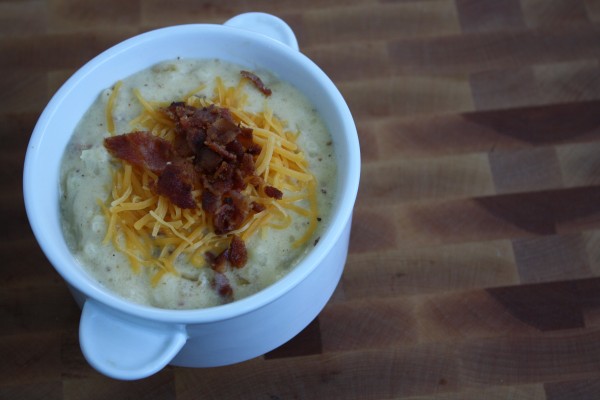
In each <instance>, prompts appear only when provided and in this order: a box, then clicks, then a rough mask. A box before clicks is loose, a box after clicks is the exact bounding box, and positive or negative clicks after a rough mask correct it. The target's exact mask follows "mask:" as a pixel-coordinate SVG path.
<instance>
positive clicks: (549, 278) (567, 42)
mask: <svg viewBox="0 0 600 400" xmlns="http://www.w3.org/2000/svg"><path fill="white" fill-rule="evenodd" d="M245 11H266V12H270V13H273V14H276V15H278V16H280V17H281V18H283V19H284V20H286V21H287V22H288V23H289V24H290V26H291V27H292V28H293V29H294V31H295V32H296V34H297V37H298V41H299V43H300V47H301V50H302V51H303V52H304V53H305V54H306V55H308V56H309V57H310V58H312V59H313V60H314V61H315V62H316V63H317V64H318V65H320V66H321V67H322V68H323V69H324V70H325V72H327V73H328V74H329V76H330V77H331V78H332V80H333V81H334V82H335V83H336V85H337V86H338V87H339V88H340V90H341V92H342V93H343V95H344V96H345V98H346V100H347V102H348V104H349V106H350V108H351V110H352V113H353V115H354V117H355V120H356V124H357V126H358V131H359V138H360V142H361V149H362V160H363V169H362V176H361V187H360V190H359V195H358V200H357V204H356V209H355V213H354V224H353V230H352V237H351V245H350V255H349V258H348V262H347V265H346V269H345V271H344V275H343V277H342V280H341V282H340V285H339V287H338V288H337V290H336V292H335V294H334V296H333V298H332V299H331V301H330V302H329V304H328V305H327V306H326V308H325V309H324V310H323V311H322V313H321V314H320V315H319V316H318V318H317V319H316V320H315V321H314V322H313V323H312V324H311V325H310V326H309V327H308V328H307V329H306V330H305V331H303V332H302V333H301V334H300V335H299V336H298V337H296V338H294V339H292V341H290V342H289V343H287V344H285V345H284V346H282V347H281V348H279V349H277V350H275V351H273V352H271V353H269V354H267V355H265V356H264V357H259V358H256V359H253V360H250V361H247V362H244V363H240V364H237V365H233V366H227V367H220V368H211V369H189V368H179V367H167V368H166V369H164V370H163V371H161V372H160V373H158V374H156V375H155V376H153V377H151V378H148V379H144V380H141V381H136V382H120V381H115V380H111V379H109V378H106V377H103V376H102V375H100V374H98V373H97V372H95V371H94V370H93V369H92V368H91V367H89V366H88V365H87V364H86V362H85V360H84V359H83V356H82V354H81V351H80V349H79V344H78V337H77V329H78V323H79V309H78V308H77V306H76V305H75V303H74V302H73V300H72V298H71V296H70V294H69V292H68V290H67V288H66V286H65V284H64V283H63V281H62V280H61V279H60V277H59V276H58V274H57V273H56V272H55V271H54V270H53V268H52V267H51V266H50V264H49V263H48V262H47V261H46V259H45V257H44V256H43V254H42V253H41V251H40V250H39V247H38V246H37V244H36V242H35V239H34V238H33V235H32V233H31V230H30V228H29V224H28V222H27V219H26V216H25V210H24V206H23V197H22V185H21V179H22V166H23V160H24V154H25V150H26V147H27V142H28V140H29V136H30V134H31V132H32V129H33V126H34V124H35V122H36V120H37V118H38V116H39V115H40V113H41V111H42V109H43V108H44V106H45V105H46V103H47V101H48V100H49V99H50V97H51V96H52V94H53V93H54V92H55V91H56V90H57V88H58V87H60V85H61V84H62V83H63V82H64V81H65V80H66V79H67V78H68V76H70V74H72V73H73V72H74V71H75V70H76V69H77V68H79V67H80V66H81V65H83V63H85V62H86V61H87V60H89V59H90V58H92V57H93V56H94V55H96V54H97V53H99V52H101V51H102V50H104V49H106V48H108V47H110V46H112V45H113V44H116V43H118V42H119V41H121V40H123V39H125V38H127V37H130V36H132V35H135V34H137V33H140V32H145V31H148V30H151V29H154V28H158V27H162V26H168V25H174V24H182V23H194V22H210V23H222V22H224V21H225V20H227V19H228V18H230V17H232V16H233V15H235V14H238V13H241V12H245ZM0 92H1V93H2V95H1V96H0V137H1V141H0V143H1V146H0V154H1V160H2V163H3V168H2V169H1V170H0V171H1V172H0V174H1V177H2V179H0V189H1V190H0V204H1V206H2V207H1V209H2V214H1V216H2V217H1V218H2V220H1V221H2V226H3V227H4V229H3V230H2V233H0V234H1V235H2V238H3V240H1V241H0V247H1V249H2V254H3V255H4V256H3V260H2V263H1V266H0V273H1V275H0V276H1V277H2V279H1V281H0V321H1V322H0V372H1V373H0V398H1V399H38V398H39V399H107V398H111V399H124V398H135V399H178V400H183V399H229V398H240V399H241V398H243V399H317V398H322V399H345V400H346V399H410V400H417V399H419V400H424V399H444V400H458V399H461V400H462V399H467V400H468V399H483V398H485V399H512V400H523V399H535V400H562V399H578V400H586V399H598V398H600V1H599V0H503V1H476V0H405V1H392V0H389V1H386V0H380V1H377V0H362V1H361V0H345V1H333V0H323V1H297V0H293V1H292V0H283V1H277V2H271V1H266V0H259V1H254V2H248V1H237V0H236V1H231V2H219V1H206V2H198V1H192V0H184V1H178V2H172V3H169V4H168V5H167V3H166V2H164V1H158V0H131V1H120V0H106V1H102V2H99V1H97V2H92V1H82V0H20V1H11V0H3V1H0Z"/></svg>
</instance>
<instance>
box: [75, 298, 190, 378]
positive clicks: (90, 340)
mask: <svg viewBox="0 0 600 400" xmlns="http://www.w3.org/2000/svg"><path fill="white" fill-rule="evenodd" d="M186 341H187V332H186V330H185V326H183V325H178V324H164V323H160V322H153V321H149V320H143V319H140V318H137V317H133V316H130V315H126V314H124V313H122V312H120V311H117V310H115V309H112V308H110V307H107V306H105V305H102V304H100V303H98V302H97V301H95V300H92V299H88V300H86V302H85V304H84V306H83V311H82V314H81V321H80V324H79V343H80V345H81V350H82V352H83V355H84V356H85V358H86V360H87V361H88V362H89V363H90V365H91V366H92V367H94V368H95V369H96V370H97V371H98V372H101V373H102V374H104V375H107V376H109V377H111V378H115V379H122V380H133V379H141V378H145V377H147V376H150V375H152V374H154V373H156V372H158V371H160V370H161V369H162V368H163V367H165V366H166V365H167V364H168V363H169V362H170V361H171V359H173V357H175V356H176V355H177V353H178V352H179V350H181V348H182V347H183V345H184V344H185V342H186Z"/></svg>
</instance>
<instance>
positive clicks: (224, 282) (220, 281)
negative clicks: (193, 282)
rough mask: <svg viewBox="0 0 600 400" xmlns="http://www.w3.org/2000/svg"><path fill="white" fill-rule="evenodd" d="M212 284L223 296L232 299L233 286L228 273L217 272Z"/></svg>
mask: <svg viewBox="0 0 600 400" xmlns="http://www.w3.org/2000/svg"><path fill="white" fill-rule="evenodd" d="M212 286H213V287H214V288H215V290H216V291H217V293H219V294H220V295H221V296H222V297H225V298H226V299H231V298H232V297H233V288H232V287H231V285H230V284H229V279H227V275H225V274H222V273H220V272H216V273H215V278H214V280H213V283H212Z"/></svg>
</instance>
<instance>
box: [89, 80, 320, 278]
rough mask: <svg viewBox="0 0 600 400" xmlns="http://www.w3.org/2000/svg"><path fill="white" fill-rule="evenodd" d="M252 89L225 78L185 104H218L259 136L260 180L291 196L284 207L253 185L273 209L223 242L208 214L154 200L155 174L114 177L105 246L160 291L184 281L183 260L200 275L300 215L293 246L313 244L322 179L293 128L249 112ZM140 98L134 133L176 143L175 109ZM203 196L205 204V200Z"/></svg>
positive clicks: (249, 192)
mask: <svg viewBox="0 0 600 400" xmlns="http://www.w3.org/2000/svg"><path fill="white" fill-rule="evenodd" d="M246 81H247V80H246V79H240V81H239V83H238V84H237V85H235V86H232V87H226V86H225V85H224V84H223V81H222V80H221V78H219V77H217V78H216V80H215V90H214V96H213V97H212V98H211V99H207V98H205V97H200V96H196V94H197V93H198V92H199V91H201V90H202V89H203V88H204V87H205V84H204V83H203V84H201V85H199V86H198V87H196V88H195V89H194V90H191V91H190V92H189V93H188V94H186V95H185V97H184V99H183V101H184V102H185V103H186V104H187V105H190V106H194V107H198V108H200V107H207V106H209V105H210V104H215V105H217V106H220V107H226V108H228V109H229V110H230V112H231V114H232V116H233V118H234V120H236V122H237V123H241V124H243V125H244V126H247V127H249V128H252V130H253V138H254V139H253V140H254V141H255V143H257V144H259V145H260V146H261V152H260V154H259V155H258V156H257V159H256V160H255V173H256V175H259V176H260V177H261V178H262V179H263V181H264V182H265V185H270V186H274V187H277V188H281V190H284V191H285V192H286V193H290V195H289V196H287V195H284V197H283V199H281V200H276V199H273V198H271V197H269V196H267V195H266V194H265V192H264V187H259V188H258V189H257V188H255V187H254V186H253V185H248V187H247V188H246V189H245V190H244V194H245V195H246V196H248V198H249V199H250V200H252V201H254V202H256V203H259V204H261V205H262V206H264V208H265V209H264V210H263V211H260V212H258V213H255V214H250V215H249V216H248V217H247V218H246V220H245V221H244V222H243V223H242V224H241V228H239V229H237V230H236V231H234V232H230V233H229V234H227V235H217V234H215V233H214V232H213V230H212V226H211V223H210V221H209V219H208V218H207V215H206V214H205V213H204V211H203V210H202V208H201V207H197V208H195V209H183V210H182V209H181V208H179V207H177V206H175V205H174V204H172V203H171V202H170V201H169V200H168V199H167V198H165V197H162V196H158V195H156V194H155V193H153V191H152V190H151V187H152V184H153V182H155V181H156V180H157V178H158V177H157V176H156V175H155V174H153V173H152V172H150V171H147V170H141V169H138V168H134V167H132V166H131V165H129V164H128V163H126V162H124V161H121V160H116V162H117V163H120V166H119V168H117V169H116V171H114V175H113V187H112V192H111V193H110V198H109V199H108V200H107V202H106V203H104V202H99V203H100V205H101V207H102V209H103V212H104V214H105V217H106V220H107V232H106V236H105V238H104V243H109V242H111V243H112V244H113V245H114V247H115V248H116V249H117V250H119V251H121V252H122V253H123V254H125V255H126V256H127V258H128V259H129V261H130V263H131V267H132V269H133V270H134V271H136V272H139V271H141V270H142V268H151V274H152V277H151V283H152V285H156V284H157V283H158V282H159V281H160V280H161V278H162V277H163V276H164V275H165V274H175V275H178V274H179V272H178V270H177V268H176V263H177V260H178V259H179V258H180V257H186V258H187V262H188V263H191V264H192V265H194V266H196V267H199V268H200V267H204V266H205V265H206V261H205V258H204V254H205V252H207V251H212V252H213V253H218V252H220V251H222V250H223V249H225V248H227V246H228V245H229V242H230V241H231V236H232V235H238V236H239V237H241V238H242V239H243V240H244V241H247V240H248V239H250V238H251V237H252V236H253V235H255V234H257V233H260V234H261V235H265V234H266V231H267V230H268V229H285V228H287V227H289V226H290V225H291V224H292V221H293V220H294V218H295V217H294V216H295V215H296V216H299V217H301V218H303V219H304V220H306V221H307V222H306V230H305V231H304V232H303V233H302V236H301V237H300V238H298V239H296V240H295V241H294V242H293V243H292V246H293V247H296V248H297V247H300V246H302V245H304V244H305V243H306V242H307V241H308V240H310V237H311V236H312V234H313V233H314V231H315V229H316V227H317V216H318V208H317V197H316V187H317V184H316V178H315V177H314V175H313V174H312V173H311V171H310V170H309V168H308V161H307V160H306V158H305V157H304V154H303V153H302V151H301V150H300V149H299V147H298V145H297V143H296V140H297V138H298V136H299V132H290V131H287V130H286V129H285V122H284V121H281V120H279V119H278V118H277V117H276V116H275V115H273V112H272V110H270V109H269V108H267V107H265V110H264V111H262V112H259V113H249V112H247V111H245V110H244V106H245V104H246V102H247V97H248V96H247V94H246V93H245V92H244V86H245V82H246ZM120 86H121V82H118V83H117V84H116V85H115V87H114V89H113V92H112V93H111V95H110V98H109V100H108V104H107V108H106V115H107V121H108V123H109V124H108V127H109V132H110V133H111V135H112V134H113V133H114V120H113V115H112V114H113V109H114V104H115V101H116V100H115V99H116V96H117V92H118V90H119V88H120ZM134 95H135V97H136V98H137V99H138V101H139V102H140V104H141V105H142V112H141V113H140V115H138V116H137V117H136V118H135V119H133V120H132V121H131V123H130V125H131V127H132V129H144V130H148V131H150V132H152V133H153V134H154V135H156V136H159V137H161V138H164V139H166V140H172V139H173V138H174V135H175V132H174V128H175V125H174V123H173V121H171V120H170V119H169V118H168V117H167V116H166V115H165V114H164V113H163V112H162V111H161V108H162V107H166V106H168V104H163V103H158V102H152V101H149V100H147V99H145V98H144V97H143V96H142V94H141V93H140V91H139V90H137V89H134ZM195 196H196V198H198V196H200V193H195Z"/></svg>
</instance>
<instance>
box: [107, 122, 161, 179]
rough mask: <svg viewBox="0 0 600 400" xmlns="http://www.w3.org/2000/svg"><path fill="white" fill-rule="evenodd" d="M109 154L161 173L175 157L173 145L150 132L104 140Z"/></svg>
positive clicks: (138, 132)
mask: <svg viewBox="0 0 600 400" xmlns="http://www.w3.org/2000/svg"><path fill="white" fill-rule="evenodd" d="M104 147H106V149H107V150H108V152H109V153H110V154H111V155H112V156H114V157H117V158H120V159H121V160H124V161H127V162H128V163H129V164H131V165H133V166H136V167H140V168H147V169H149V170H150V171H152V172H154V173H155V174H159V173H161V172H162V171H163V170H164V169H165V167H166V166H167V163H169V161H170V160H171V159H172V157H173V148H172V146H171V143H170V142H168V141H166V140H164V139H161V138H159V137H157V136H154V135H153V134H152V133H150V132H142V131H136V132H131V133H127V134H124V135H118V136H112V137H108V138H106V139H104Z"/></svg>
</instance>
